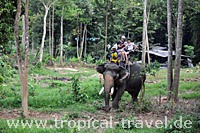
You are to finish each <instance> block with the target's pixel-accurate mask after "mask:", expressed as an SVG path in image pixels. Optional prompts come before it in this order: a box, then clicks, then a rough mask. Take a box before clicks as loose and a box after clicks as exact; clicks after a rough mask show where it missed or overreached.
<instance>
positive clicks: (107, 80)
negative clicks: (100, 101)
mask: <svg viewBox="0 0 200 133" xmlns="http://www.w3.org/2000/svg"><path fill="white" fill-rule="evenodd" d="M113 86H114V79H113V77H112V76H111V75H109V74H106V75H104V88H105V110H106V111H107V112H108V111H109V110H110V107H109V100H110V89H111V88H112V87H113Z"/></svg>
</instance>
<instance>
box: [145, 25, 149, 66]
mask: <svg viewBox="0 0 200 133" xmlns="http://www.w3.org/2000/svg"><path fill="white" fill-rule="evenodd" d="M146 46H147V47H146V49H147V60H148V64H150V55H149V39H148V33H147V26H146Z"/></svg>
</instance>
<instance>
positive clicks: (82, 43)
mask: <svg viewBox="0 0 200 133" xmlns="http://www.w3.org/2000/svg"><path fill="white" fill-rule="evenodd" d="M86 30H87V24H84V29H83V34H82V40H81V49H80V50H81V51H80V56H79V60H80V61H81V59H82V56H83V48H84V46H83V45H84V42H85V39H86V38H85V34H86Z"/></svg>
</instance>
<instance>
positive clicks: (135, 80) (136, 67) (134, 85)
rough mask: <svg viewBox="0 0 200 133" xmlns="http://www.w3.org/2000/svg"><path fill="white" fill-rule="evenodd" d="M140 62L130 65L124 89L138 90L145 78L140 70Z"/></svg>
mask: <svg viewBox="0 0 200 133" xmlns="http://www.w3.org/2000/svg"><path fill="white" fill-rule="evenodd" d="M141 70H142V67H141V65H140V64H137V63H136V64H133V65H131V66H130V77H129V80H128V81H127V84H126V90H140V89H141V87H142V85H143V82H144V80H145V75H143V74H142V72H141Z"/></svg>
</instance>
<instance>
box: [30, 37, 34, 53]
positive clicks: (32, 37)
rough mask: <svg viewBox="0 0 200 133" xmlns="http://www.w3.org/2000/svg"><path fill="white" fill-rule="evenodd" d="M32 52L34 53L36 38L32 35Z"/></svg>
mask: <svg viewBox="0 0 200 133" xmlns="http://www.w3.org/2000/svg"><path fill="white" fill-rule="evenodd" d="M31 44H32V53H33V54H34V38H33V37H32V43H31Z"/></svg>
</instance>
